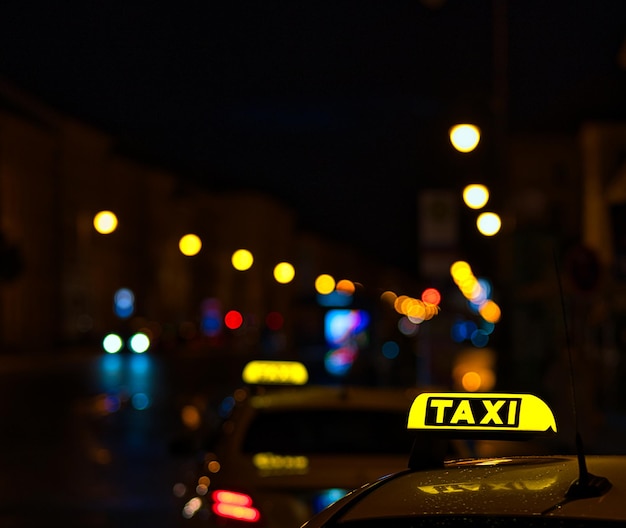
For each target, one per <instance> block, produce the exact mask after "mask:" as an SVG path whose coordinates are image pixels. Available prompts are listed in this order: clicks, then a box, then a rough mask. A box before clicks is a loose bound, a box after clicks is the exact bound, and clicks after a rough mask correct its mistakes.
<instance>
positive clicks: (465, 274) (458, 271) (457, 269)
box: [450, 260, 473, 284]
mask: <svg viewBox="0 0 626 528" xmlns="http://www.w3.org/2000/svg"><path fill="white" fill-rule="evenodd" d="M450 275H452V278H453V279H454V282H456V283H457V284H458V283H459V282H462V281H464V280H466V279H467V278H469V277H473V273H472V268H471V267H470V265H469V264H468V263H467V262H465V261H463V260H457V261H456V262H455V263H453V264H452V266H450Z"/></svg>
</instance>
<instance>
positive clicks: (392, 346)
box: [382, 341, 400, 359]
mask: <svg viewBox="0 0 626 528" xmlns="http://www.w3.org/2000/svg"><path fill="white" fill-rule="evenodd" d="M382 353H383V356H385V357H386V358H387V359H395V358H397V357H398V354H400V345H398V343H396V342H395V341H386V342H385V343H383V347H382Z"/></svg>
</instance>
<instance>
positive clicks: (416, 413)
mask: <svg viewBox="0 0 626 528" xmlns="http://www.w3.org/2000/svg"><path fill="white" fill-rule="evenodd" d="M407 428H408V429H410V430H413V431H414V432H415V434H416V435H418V436H419V435H426V436H429V435H431V438H435V439H436V440H442V439H445V438H446V437H448V436H449V435H450V434H452V435H461V436H464V437H476V436H480V437H484V436H487V437H490V438H508V437H509V436H510V435H511V434H512V435H517V436H520V435H522V436H525V435H529V434H546V433H549V432H554V433H556V430H557V428H556V422H555V420H554V416H553V415H552V412H551V411H550V409H549V408H548V407H547V405H546V404H545V403H544V402H543V401H541V400H540V399H539V398H536V397H535V396H532V395H528V394H472V395H468V394H455V393H452V394H450V393H448V394H422V395H419V396H418V397H417V398H416V400H415V402H414V403H413V404H412V406H411V409H410V412H409V415H408V423H407ZM416 445H417V444H416ZM579 446H580V447H582V442H579ZM408 466H409V467H408V468H406V469H405V470H403V471H399V472H396V473H393V474H390V475H387V476H384V477H382V478H380V479H376V480H374V481H371V482H370V483H368V484H365V485H363V486H361V487H360V488H359V489H357V490H355V491H353V492H352V493H350V494H348V495H346V496H345V497H343V498H342V499H340V500H339V501H337V502H335V503H334V504H332V505H331V506H329V507H328V508H327V509H325V510H324V511H323V512H321V513H319V514H317V515H316V516H314V517H313V518H312V519H311V520H310V521H309V522H308V523H306V524H305V527H306V528H322V527H337V528H340V527H342V528H372V527H379V526H385V527H388V526H389V527H398V528H404V527H410V526H420V527H438V528H447V527H461V526H462V527H472V526H480V527H486V528H488V527H505V526H506V527H511V526H514V527H522V528H523V527H551V526H563V527H569V526H571V527H575V526H589V527H603V526H626V457H624V456H607V455H603V456H585V455H584V453H583V452H582V451H581V452H578V453H577V454H576V455H575V456H548V455H542V456H519V457H492V458H472V459H464V460H456V461H446V462H444V461H440V462H439V463H437V464H430V463H429V462H428V461H425V460H423V459H422V458H421V457H420V453H419V450H416V449H414V450H413V452H412V453H411V456H410V458H409V464H408Z"/></svg>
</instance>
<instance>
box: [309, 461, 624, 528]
mask: <svg viewBox="0 0 626 528" xmlns="http://www.w3.org/2000/svg"><path fill="white" fill-rule="evenodd" d="M587 465H588V468H589V471H590V473H592V474H597V475H601V476H603V477H606V478H608V480H609V481H610V482H611V483H612V487H611V489H610V490H609V491H607V492H606V493H604V494H602V495H600V496H598V497H590V498H584V499H567V498H566V494H567V492H568V490H569V488H570V486H571V484H572V482H573V481H575V480H576V479H577V477H578V474H579V473H578V471H579V467H578V461H577V459H576V457H574V456H539V457H511V458H492V459H474V460H465V461H454V462H449V463H446V464H445V465H444V467H442V468H439V469H432V470H406V471H402V472H399V473H395V474H393V475H388V476H386V477H383V478H382V479H379V480H378V481H376V482H373V483H371V484H368V485H366V486H364V487H362V488H360V489H358V490H355V492H353V493H352V494H350V495H349V496H348V497H346V498H344V499H342V500H341V501H338V502H337V503H336V504H335V505H334V506H333V507H331V508H330V509H329V510H328V511H327V512H323V514H325V516H326V519H325V520H323V522H326V521H327V520H329V519H331V518H332V520H333V524H337V525H340V524H341V523H344V522H357V521H365V520H367V521H375V520H380V521H381V522H382V520H384V519H387V520H389V519H391V518H411V517H420V518H421V517H429V516H439V517H442V516H465V517H467V516H513V517H516V516H528V517H531V516H543V517H546V516H547V517H567V518H588V519H604V520H620V521H626V508H624V504H625V501H626V491H625V490H626V457H624V456H588V457H587ZM320 520H322V519H320ZM321 524H322V522H320V523H319V524H316V525H321ZM357 524H358V523H357Z"/></svg>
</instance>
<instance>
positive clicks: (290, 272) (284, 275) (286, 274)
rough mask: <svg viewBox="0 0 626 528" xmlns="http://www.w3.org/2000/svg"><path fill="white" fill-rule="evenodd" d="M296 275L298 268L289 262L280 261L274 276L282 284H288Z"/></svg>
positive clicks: (275, 268)
mask: <svg viewBox="0 0 626 528" xmlns="http://www.w3.org/2000/svg"><path fill="white" fill-rule="evenodd" d="M295 276H296V270H295V269H294V267H293V266H292V265H291V264H289V262H279V263H278V264H276V266H275V267H274V278H275V279H276V282H279V283H280V284H288V283H289V282H291V281H292V280H293V278H294V277H295Z"/></svg>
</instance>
